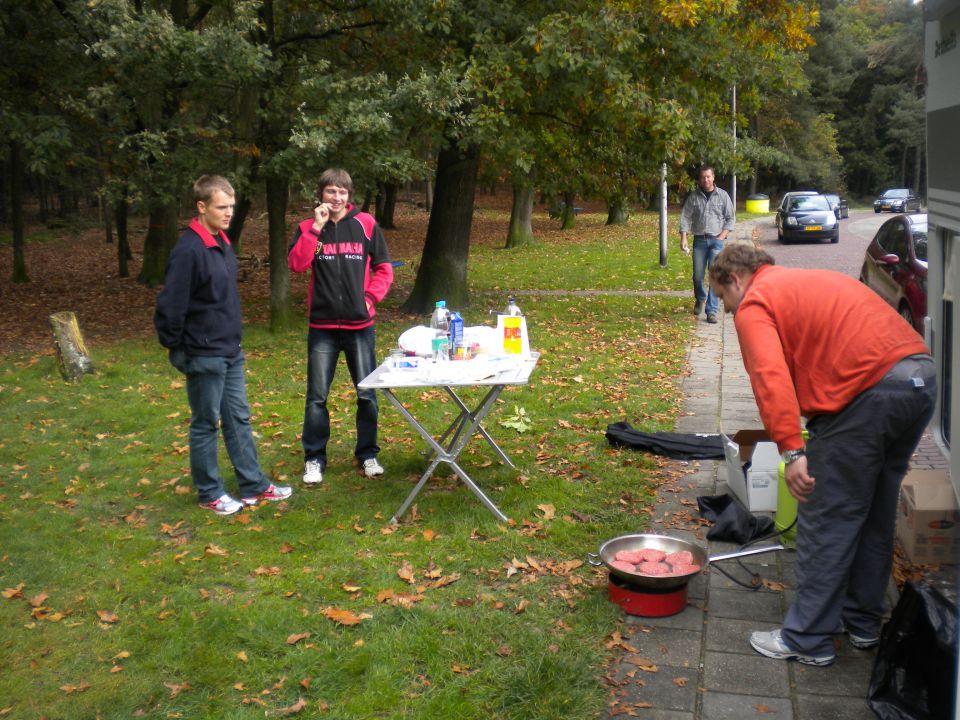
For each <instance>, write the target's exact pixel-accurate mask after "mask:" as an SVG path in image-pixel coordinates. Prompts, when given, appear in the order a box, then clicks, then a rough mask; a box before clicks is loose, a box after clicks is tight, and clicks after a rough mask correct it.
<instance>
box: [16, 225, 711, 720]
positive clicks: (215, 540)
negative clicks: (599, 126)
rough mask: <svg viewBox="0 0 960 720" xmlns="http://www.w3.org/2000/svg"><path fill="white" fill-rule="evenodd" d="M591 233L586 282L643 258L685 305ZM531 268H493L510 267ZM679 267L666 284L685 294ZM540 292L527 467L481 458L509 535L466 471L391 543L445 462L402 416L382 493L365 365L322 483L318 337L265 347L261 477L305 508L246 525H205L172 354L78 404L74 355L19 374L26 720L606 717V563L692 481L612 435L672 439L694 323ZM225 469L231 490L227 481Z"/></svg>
mask: <svg viewBox="0 0 960 720" xmlns="http://www.w3.org/2000/svg"><path fill="white" fill-rule="evenodd" d="M504 220H505V218H504ZM581 220H582V221H583V220H586V221H587V222H584V223H583V225H582V226H581V227H582V233H583V234H582V235H581V237H580V238H579V240H578V242H577V246H578V248H579V250H580V251H581V252H583V253H585V254H583V255H579V256H578V258H579V259H580V261H581V264H582V265H585V266H586V265H592V266H596V267H600V266H601V265H602V264H603V263H604V262H606V260H605V257H606V256H608V255H610V254H611V251H610V249H611V247H614V246H616V247H618V248H619V250H618V253H617V255H618V259H619V262H620V270H619V273H620V275H619V277H618V278H617V279H616V280H610V281H608V285H607V287H614V286H615V285H616V286H619V287H621V288H624V289H634V288H646V287H652V286H657V285H661V286H662V285H663V283H664V281H663V279H662V275H663V273H662V271H661V270H660V269H659V268H652V267H651V266H650V264H649V258H651V257H653V258H656V256H657V238H656V234H655V233H650V232H649V231H647V230H644V231H639V232H637V233H636V237H635V238H634V241H633V242H631V243H624V242H622V238H621V236H619V235H618V233H620V232H621V231H622V230H623V229H622V228H621V227H617V228H604V226H603V224H602V223H603V218H602V217H598V218H596V219H593V218H592V216H590V215H587V216H586V217H584V216H581ZM608 233H610V237H609V238H607V234H608ZM568 250H569V248H568V247H567V244H566V243H565V242H561V243H560V244H557V242H556V241H554V242H544V243H543V246H542V247H541V248H540V255H539V256H538V258H539V260H538V264H540V265H544V266H548V267H552V268H553V276H554V278H555V279H556V280H557V284H561V283H566V285H567V287H575V286H576V283H577V282H579V281H580V278H581V277H582V275H581V267H579V266H578V265H577V264H574V263H568V262H567V261H566V260H567V259H569V257H570V256H569V255H565V254H564V253H566V252H567V251H568ZM555 253H557V254H556V255H555ZM505 255H509V253H504V252H501V253H500V254H499V256H494V255H493V254H490V255H487V258H488V260H489V262H490V263H491V264H492V265H493V268H492V269H496V267H498V266H497V263H500V262H504V263H506V262H508V259H507V258H505V257H503V256H505ZM474 262H475V263H478V264H479V261H478V259H477V258H476V257H475V258H474ZM682 269H683V273H682V274H683V276H684V277H685V276H687V275H688V274H689V260H687V259H685V258H684V262H683V263H682ZM476 270H477V272H476V273H474V282H475V283H477V282H478V279H483V282H482V283H480V284H477V285H476V288H475V291H476V293H477V295H478V296H479V297H482V298H484V299H485V300H486V301H487V302H489V303H490V304H498V305H499V304H500V303H501V302H502V300H503V294H504V293H503V290H502V288H501V287H500V286H499V285H497V284H496V283H495V282H494V280H493V278H494V276H495V273H494V272H491V270H490V269H485V268H481V267H477V268H476ZM680 270H681V269H680V268H678V269H677V272H676V277H675V278H674V280H675V282H671V283H666V286H669V287H680V286H681V284H683V285H685V284H686V283H685V282H684V283H681V272H680ZM541 280H542V276H540V275H537V276H534V277H532V278H530V279H529V281H528V282H526V283H524V276H523V274H522V273H519V272H518V273H517V274H516V276H515V277H514V278H511V282H515V283H516V284H515V285H514V286H513V289H516V290H526V292H527V294H526V295H524V299H523V301H522V302H523V304H522V306H523V308H524V311H525V313H526V317H527V320H528V323H529V326H530V335H531V341H532V343H533V346H534V347H535V348H536V349H538V350H540V351H541V353H542V355H541V359H540V364H539V365H538V368H537V370H536V371H535V373H534V375H533V377H532V379H531V383H530V385H529V386H526V387H521V388H510V389H508V390H506V391H505V393H504V395H503V397H502V398H501V400H502V402H501V404H500V406H499V407H498V408H496V409H495V410H494V412H493V414H492V415H491V416H490V417H489V419H488V422H487V429H488V431H489V432H491V434H492V435H493V436H494V437H495V438H496V440H497V442H498V443H499V444H500V445H501V446H502V447H503V449H504V450H505V452H506V453H507V454H508V455H509V456H510V457H511V458H512V459H513V460H514V462H516V464H517V469H516V470H512V469H510V468H509V467H507V466H505V465H502V464H500V463H499V462H498V461H497V458H496V456H495V455H494V454H493V453H492V451H491V450H490V449H489V448H488V447H487V446H486V445H485V444H484V443H483V442H482V441H479V442H477V441H474V442H471V443H470V444H469V445H468V446H467V448H466V450H465V452H464V454H463V455H462V456H461V461H462V463H463V465H464V467H466V468H468V471H469V472H470V473H471V474H472V475H473V477H474V478H475V479H476V481H477V482H478V483H479V484H480V485H481V486H482V487H483V488H484V490H485V492H487V493H488V494H489V495H490V496H491V497H492V498H493V500H494V502H496V503H497V504H498V505H499V506H500V507H501V508H502V509H503V510H504V511H505V512H507V514H508V515H509V516H510V517H511V518H512V519H513V520H514V522H512V523H510V524H503V523H499V522H497V521H496V519H495V518H494V517H493V516H492V515H491V514H490V513H489V512H488V511H487V510H486V509H485V508H484V507H483V506H482V505H481V504H480V503H479V502H478V501H477V499H476V498H475V497H474V496H473V495H472V494H471V493H470V492H469V491H468V490H467V489H466V488H465V487H464V486H463V485H462V483H461V482H460V481H459V480H458V478H457V477H456V476H455V475H453V474H452V473H450V472H447V471H443V470H441V471H440V472H439V473H438V476H437V477H434V478H433V479H431V480H430V481H429V482H428V483H427V486H426V487H425V489H424V490H423V492H422V494H421V495H420V496H419V498H418V501H417V506H416V509H415V511H412V512H411V513H410V514H409V515H408V516H406V517H404V518H403V521H402V522H401V523H400V524H399V525H392V524H391V523H390V522H389V518H390V515H391V513H392V512H393V511H394V510H395V509H396V508H397V507H399V505H400V503H401V502H402V500H403V499H404V497H405V496H406V495H407V493H408V492H409V491H410V489H411V487H412V486H413V484H414V483H415V482H416V481H417V479H418V478H419V476H420V473H421V472H422V471H423V469H424V467H425V461H424V458H423V457H421V455H420V452H419V451H420V450H422V449H423V443H422V442H421V441H420V439H419V436H418V435H417V434H416V433H415V432H414V431H413V430H412V429H411V428H410V427H409V426H408V425H407V423H406V422H405V421H404V420H403V419H402V418H401V416H400V415H399V413H397V412H395V411H394V410H393V408H392V407H391V406H388V405H387V404H386V403H383V406H382V409H381V415H380V418H381V424H380V430H381V440H380V444H381V446H382V447H383V452H382V453H381V456H380V457H381V460H382V461H383V462H384V464H385V465H386V467H387V474H386V475H385V476H384V477H382V478H378V479H377V480H368V479H366V478H363V477H361V476H359V475H358V474H357V473H356V470H355V469H354V467H353V466H352V450H353V442H354V437H353V427H352V426H353V422H352V415H353V410H354V390H353V387H352V385H351V384H350V382H349V381H348V380H347V379H346V378H347V377H348V376H347V373H346V368H345V367H343V366H341V367H340V368H339V369H338V374H337V378H338V379H337V381H336V382H335V384H334V388H333V391H332V393H331V397H330V404H331V408H332V412H333V438H332V440H331V444H330V464H329V465H328V468H327V471H326V473H325V481H324V484H323V485H321V486H319V487H315V488H306V487H304V486H302V485H301V484H300V483H299V475H300V472H301V468H302V456H301V449H300V445H299V441H298V433H299V431H300V428H301V423H302V413H303V392H304V384H305V382H306V377H305V376H306V368H305V364H304V354H303V353H304V347H303V342H304V340H303V333H302V328H300V329H297V330H291V331H287V332H281V333H276V334H272V333H269V332H268V331H267V330H266V329H265V328H261V327H250V328H248V331H247V333H246V335H245V342H244V346H245V348H246V351H247V360H248V363H247V380H248V396H249V399H250V402H251V405H252V409H253V411H254V415H255V416H254V418H253V424H254V428H255V431H256V433H257V436H258V450H259V453H260V458H261V462H262V464H263V466H264V467H265V469H267V470H268V471H269V472H270V474H271V475H272V476H273V477H274V478H276V479H277V480H278V481H280V482H290V483H292V484H293V485H294V486H295V489H296V492H295V494H294V495H293V497H292V498H291V499H290V501H289V502H286V503H283V504H272V505H267V506H262V507H259V508H257V509H255V510H252V511H245V512H244V513H243V514H242V515H240V516H234V517H231V518H218V517H215V516H213V515H211V514H209V513H207V512H206V511H203V510H201V509H199V508H197V507H196V505H195V501H196V497H195V494H194V491H193V489H192V487H191V484H190V479H189V470H188V458H187V447H188V430H189V427H188V422H189V419H188V415H189V412H188V410H187V407H186V399H185V397H184V388H183V380H182V377H181V376H180V375H178V374H177V373H176V372H175V371H174V370H173V369H172V368H171V367H170V366H169V365H168V363H167V361H166V355H165V353H164V352H163V350H162V349H161V348H160V347H159V346H157V345H156V344H155V343H152V342H139V341H130V342H124V343H118V344H116V345H113V346H109V347H100V348H92V352H93V354H94V356H95V360H96V361H97V365H98V367H100V369H101V370H100V374H99V375H98V376H96V377H88V378H86V379H85V381H84V382H83V383H81V384H78V385H65V384H64V383H62V381H60V379H59V377H58V373H57V370H56V365H55V361H54V359H53V358H51V357H25V356H11V357H6V358H3V359H0V424H2V426H3V427H4V429H5V432H4V434H3V436H2V438H0V457H2V460H0V498H2V502H0V545H2V547H3V552H2V555H0V590H3V591H4V596H2V597H0V627H2V628H3V635H4V642H3V643H0V665H2V666H3V668H4V672H3V673H2V675H0V697H2V698H3V699H4V700H3V702H2V703H0V707H3V708H6V707H12V708H13V710H12V714H11V716H12V717H19V716H21V715H23V716H26V717H32V716H40V715H43V716H47V717H97V716H99V717H100V718H103V720H112V719H119V718H129V717H136V716H139V715H144V716H147V717H152V716H156V717H170V716H182V717H190V718H211V719H212V718H225V717H230V718H248V717H249V718H254V717H263V716H264V712H265V711H267V710H270V711H276V710H279V709H281V708H286V707H291V706H293V705H294V704H295V703H297V702H298V700H299V699H300V698H302V699H303V700H304V701H305V702H306V703H307V706H306V708H305V711H306V714H305V716H307V715H309V716H311V717H312V716H324V715H326V714H329V715H330V716H331V717H338V718H369V717H390V718H402V717H419V718H443V719H444V720H445V719H446V718H452V717H477V716H478V715H480V716H483V717H495V718H516V719H517V720H520V719H524V720H527V719H538V718H542V719H544V720H546V719H548V718H549V719H551V720H552V719H553V718H557V717H564V718H592V717H596V716H597V714H599V713H601V712H602V711H603V708H604V707H605V700H606V692H607V688H606V687H605V685H604V683H603V682H602V672H603V666H604V661H605V659H606V657H607V653H608V650H607V649H606V647H605V642H604V641H605V639H606V638H607V637H608V636H609V634H610V633H611V632H612V631H613V630H615V629H616V628H617V627H618V625H619V623H620V622H621V621H622V613H621V612H620V610H619V608H617V607H616V606H615V605H614V604H612V603H610V602H609V601H608V600H607V597H606V579H605V574H604V573H602V572H599V571H596V570H593V569H591V568H590V567H589V566H586V565H583V564H582V559H583V556H584V553H585V552H587V551H593V550H595V549H596V548H597V546H598V545H599V543H600V542H602V541H603V540H605V539H607V538H609V537H612V536H615V535H618V534H622V533H625V532H636V531H641V530H643V529H644V528H645V527H646V525H647V518H648V514H647V510H648V506H649V503H650V501H651V498H652V497H653V493H654V486H655V485H657V484H661V483H663V482H666V481H667V480H666V479H665V478H663V477H662V475H661V473H660V472H659V471H658V469H657V467H656V464H655V463H654V461H653V460H652V459H651V458H650V457H649V456H645V455H642V454H636V453H633V452H630V451H621V450H612V449H611V448H610V447H609V446H608V444H607V442H606V440H605V438H604V436H603V432H604V430H605V428H606V425H607V424H608V423H609V422H612V421H615V420H621V419H627V420H629V421H630V422H631V423H633V424H634V425H635V426H637V427H639V428H642V429H645V430H658V429H671V428H672V427H673V425H674V421H675V418H676V416H677V413H678V412H679V408H680V403H681V400H682V398H681V395H680V392H679V387H680V381H681V379H682V376H683V372H684V357H685V354H684V352H683V347H684V345H685V343H686V341H687V340H688V338H689V335H690V331H691V327H692V319H691V316H690V314H689V308H688V303H687V300H686V298H681V297H676V296H673V295H672V294H665V295H661V296H654V297H643V296H638V295H636V294H635V293H631V292H621V293H612V292H611V293H608V294H597V293H592V294H582V295H578V294H572V293H570V292H564V293H561V294H556V295H554V294H549V293H538V292H537V291H538V290H539V289H541V287H540V285H539V284H538V283H539V282H540V281H541ZM399 301H400V298H397V297H390V298H389V299H388V301H387V302H386V303H384V304H383V305H382V306H381V309H382V314H381V315H380V321H379V323H378V331H377V333H378V355H379V356H380V357H384V356H385V355H386V353H387V351H388V348H390V347H392V346H393V345H394V344H395V342H396V338H397V337H398V335H399V334H400V332H401V331H402V330H404V329H406V328H407V327H409V326H410V325H411V324H412V323H413V322H415V320H413V319H411V318H410V317H404V316H401V315H399V314H398V313H397V312H396V306H397V304H398V303H399ZM486 320H487V316H486V315H485V314H483V313H481V312H480V311H477V313H476V314H475V315H471V314H468V315H467V321H468V323H469V324H479V323H480V322H484V321H486ZM467 396H468V398H469V399H470V401H471V402H473V401H476V400H478V399H479V397H482V393H480V394H478V393H470V392H468V393H467ZM403 401H404V402H406V403H409V405H410V407H411V408H412V411H413V412H414V414H415V415H416V416H417V417H418V418H419V419H420V420H421V421H423V422H424V423H425V424H426V426H427V427H429V428H432V429H440V428H442V427H444V426H445V425H446V424H447V423H449V422H450V420H452V419H453V417H455V414H456V412H457V410H456V408H455V407H453V403H452V402H450V401H449V399H447V398H446V396H445V395H444V394H443V393H442V392H440V391H429V390H428V391H421V390H417V391H414V392H411V393H406V394H404V396H403ZM513 406H515V407H516V408H517V409H518V410H519V409H521V408H522V409H524V411H525V414H526V415H527V417H528V419H529V421H530V423H531V424H532V427H531V429H530V430H529V431H528V432H526V433H523V434H522V435H521V434H520V433H514V432H512V431H511V432H505V431H503V430H501V429H500V428H499V426H498V424H497V421H499V420H500V419H501V418H502V417H503V416H504V413H505V411H508V408H509V407H513ZM221 468H223V469H224V470H225V472H226V474H227V478H228V480H227V482H228V488H232V487H233V479H232V473H230V472H229V470H228V468H229V463H228V461H227V458H226V457H225V456H224V457H222V458H221ZM335 611H341V614H340V615H339V616H338V615H336V613H335ZM368 616H369V617H368ZM331 617H340V618H341V619H343V620H347V621H350V619H351V618H352V619H356V620H357V621H358V622H357V624H354V625H345V624H339V623H338V622H336V621H335V620H333V619H330V618H331Z"/></svg>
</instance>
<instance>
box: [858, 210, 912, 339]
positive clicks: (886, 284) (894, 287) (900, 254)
mask: <svg viewBox="0 0 960 720" xmlns="http://www.w3.org/2000/svg"><path fill="white" fill-rule="evenodd" d="M860 282H863V283H865V284H866V285H868V286H869V287H871V288H873V289H874V290H875V291H876V292H877V294H879V295H880V297H882V298H883V299H884V300H886V301H887V302H888V303H890V304H891V305H892V306H893V307H895V308H896V309H897V312H899V313H900V315H901V316H902V317H903V319H904V320H906V321H907V322H908V323H910V324H911V325H912V326H913V327H914V328H915V329H916V330H917V332H919V333H920V334H921V335H922V334H923V318H924V316H925V315H926V314H927V215H926V213H921V214H917V215H897V216H896V217H894V218H891V219H890V220H887V221H886V222H885V223H884V224H883V225H881V226H880V229H879V230H877V234H876V235H875V236H874V238H873V240H871V241H870V245H868V246H867V252H866V255H865V256H864V259H863V267H862V268H861V270H860Z"/></svg>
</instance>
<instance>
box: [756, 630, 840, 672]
mask: <svg viewBox="0 0 960 720" xmlns="http://www.w3.org/2000/svg"><path fill="white" fill-rule="evenodd" d="M750 646H751V647H752V648H753V649H754V650H756V651H757V652H758V653H760V654H761V655H765V656H766V657H768V658H773V659H774V660H796V661H797V662H798V663H803V664H804V665H816V666H818V667H822V666H824V665H832V664H833V661H834V660H836V655H822V656H820V657H817V656H815V655H804V654H803V653H802V652H799V651H798V650H791V649H790V648H789V647H788V646H787V644H786V643H785V642H784V640H783V638H782V637H781V636H780V628H777V629H776V630H771V631H770V632H755V633H751V635H750Z"/></svg>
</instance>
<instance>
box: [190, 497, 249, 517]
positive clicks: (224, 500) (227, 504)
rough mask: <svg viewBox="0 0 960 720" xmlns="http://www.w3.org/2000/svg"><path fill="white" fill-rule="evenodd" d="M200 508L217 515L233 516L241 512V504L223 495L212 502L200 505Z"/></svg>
mask: <svg viewBox="0 0 960 720" xmlns="http://www.w3.org/2000/svg"><path fill="white" fill-rule="evenodd" d="M200 507H202V508H206V509H207V510H212V511H213V512H215V513H216V514H217V515H233V514H234V513H238V512H240V511H241V510H243V503H242V502H238V501H236V500H234V499H233V498H232V497H230V496H229V495H226V494H224V495H221V496H220V497H219V498H217V499H216V500H214V501H212V502H206V503H200Z"/></svg>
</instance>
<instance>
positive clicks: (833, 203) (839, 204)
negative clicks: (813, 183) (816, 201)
mask: <svg viewBox="0 0 960 720" xmlns="http://www.w3.org/2000/svg"><path fill="white" fill-rule="evenodd" d="M823 196H824V197H825V198H826V199H827V202H829V203H830V207H832V208H833V211H834V212H835V213H836V214H837V217H838V218H848V217H850V207H849V206H848V205H847V199H846V198H845V197H840V196H839V195H837V194H836V193H824V194H823Z"/></svg>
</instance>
